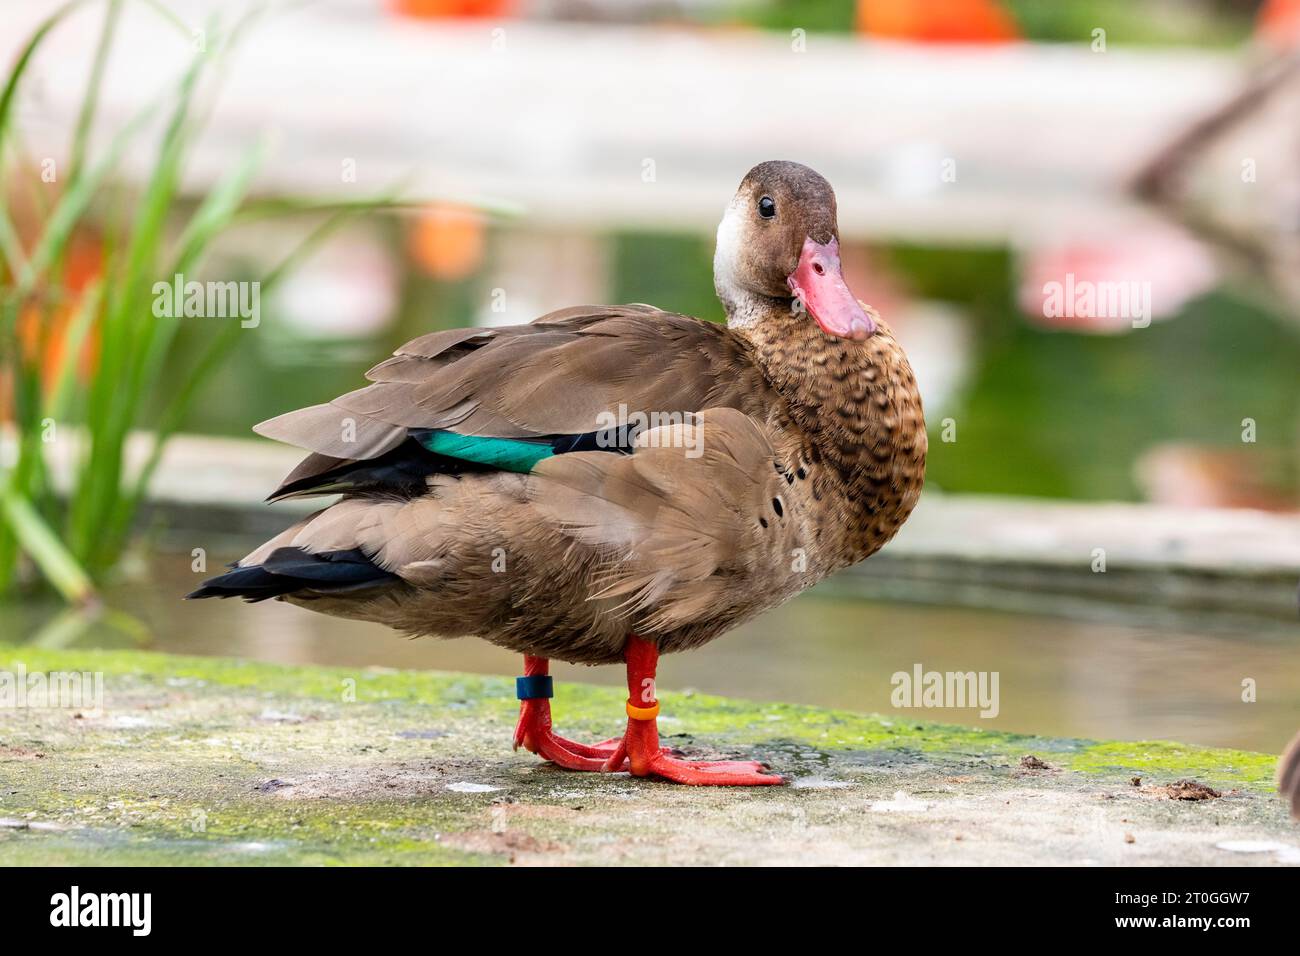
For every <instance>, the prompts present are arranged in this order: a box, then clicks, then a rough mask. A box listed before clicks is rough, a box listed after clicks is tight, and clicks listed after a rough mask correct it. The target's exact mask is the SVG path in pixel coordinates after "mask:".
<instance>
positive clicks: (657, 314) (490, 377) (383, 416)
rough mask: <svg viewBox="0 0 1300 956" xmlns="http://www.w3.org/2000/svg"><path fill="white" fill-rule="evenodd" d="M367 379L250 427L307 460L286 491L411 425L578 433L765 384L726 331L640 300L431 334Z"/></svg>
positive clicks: (729, 398)
mask: <svg viewBox="0 0 1300 956" xmlns="http://www.w3.org/2000/svg"><path fill="white" fill-rule="evenodd" d="M367 378H369V379H370V380H371V381H372V382H373V384H371V385H369V386H367V387H365V388H362V389H360V390H358V391H355V392H349V393H348V394H346V395H343V396H340V397H339V398H336V399H334V400H333V401H332V402H329V403H326V404H323V405H315V406H312V407H310V408H304V409H300V410H298V411H294V412H290V413H288V414H286V415H281V416H279V417H278V418H273V419H270V420H269V421H266V422H263V423H262V424H260V425H258V426H256V428H255V429H254V430H255V431H257V432H258V433H259V434H261V435H265V436H267V437H268V438H274V439H276V440H278V441H283V442H286V443H288V444H291V445H297V446H299V447H302V448H306V449H308V450H310V451H311V452H313V453H314V454H313V455H312V456H311V457H309V458H308V459H307V460H306V461H304V462H303V463H302V465H300V466H299V468H298V469H297V470H296V471H295V472H294V473H293V474H291V475H290V476H289V477H288V478H286V480H285V484H284V486H282V487H289V486H291V485H293V484H294V483H295V482H296V483H298V484H299V485H301V484H302V483H303V481H304V480H305V479H309V478H311V477H313V476H319V475H322V474H325V473H328V472H330V471H331V470H337V469H338V468H339V467H340V466H341V465H345V464H347V463H351V462H356V461H371V460H375V459H379V458H382V457H383V456H385V455H387V454H388V453H390V452H393V451H394V450H395V449H397V448H398V447H399V446H401V445H402V444H403V443H404V442H405V441H406V439H407V438H408V436H409V434H410V432H411V431H412V430H415V429H421V430H423V429H438V430H444V431H449V432H453V433H455V434H458V435H467V436H490V437H495V438H502V439H526V440H531V439H548V438H554V437H556V436H581V435H585V434H588V433H593V432H595V431H596V430H597V429H598V428H600V427H602V423H603V422H607V421H608V420H609V416H616V417H617V416H619V414H620V410H621V411H622V412H623V413H625V414H627V415H634V414H635V413H638V412H641V413H647V414H648V413H652V412H658V413H676V414H679V415H680V414H683V413H686V412H695V411H700V410H703V409H707V408H716V407H732V408H742V409H744V408H750V409H752V408H757V407H762V404H763V402H764V401H765V398H766V393H767V392H768V389H769V386H768V385H767V383H766V381H765V380H764V379H763V377H762V375H761V374H760V373H759V372H758V371H757V369H756V368H755V367H754V366H753V364H752V363H751V362H750V361H749V358H748V354H747V352H746V349H745V347H744V345H743V344H742V343H741V342H740V341H739V340H738V339H736V338H735V337H734V336H732V335H731V334H730V333H728V332H727V330H726V329H725V328H723V327H721V326H718V325H713V324H711V323H708V322H703V321H700V320H699V319H693V318H690V317H687V316H682V315H676V314H674V313H670V312H663V311H660V310H659V309H654V308H651V307H650V306H642V305H625V306H579V307H575V308H571V309H564V310H562V311H559V312H553V313H550V314H549V315H546V316H543V317H542V318H540V319H538V320H537V321H535V322H533V323H531V324H529V325H516V326H507V327H502V328H473V329H453V330H450V331H444V332H434V333H431V334H429V335H425V336H422V337H420V338H417V339H415V340H413V341H411V342H408V343H407V344H406V345H404V346H402V347H401V348H400V349H398V350H397V352H396V353H395V354H394V355H393V357H392V358H390V359H388V360H387V361H384V362H381V363H380V364H379V365H377V366H375V367H374V368H373V369H371V370H370V372H368V373H367Z"/></svg>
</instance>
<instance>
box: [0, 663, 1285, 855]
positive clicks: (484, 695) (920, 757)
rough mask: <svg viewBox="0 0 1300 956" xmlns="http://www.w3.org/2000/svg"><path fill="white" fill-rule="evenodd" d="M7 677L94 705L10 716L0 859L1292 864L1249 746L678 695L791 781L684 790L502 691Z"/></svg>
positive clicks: (480, 681)
mask: <svg viewBox="0 0 1300 956" xmlns="http://www.w3.org/2000/svg"><path fill="white" fill-rule="evenodd" d="M20 662H21V664H22V665H23V666H24V667H25V668H26V671H27V672H28V673H34V672H46V673H48V672H51V671H76V672H90V673H95V672H98V673H101V674H102V675H103V687H104V700H103V708H102V711H99V712H96V711H95V710H92V709H91V708H89V707H83V708H81V709H80V710H73V709H52V710H37V709H30V708H28V709H5V708H0V741H3V743H2V744H0V865H24V864H27V865H30V864H100V865H102V864H154V865H158V864H162V865H190V864H270V863H275V864H465V863H519V864H528V863H547V864H662V863H671V864H720V863H722V864H758V863H769V864H800V865H826V864H832V865H833V864H872V863H879V864H930V865H935V864H1103V865H1171V864H1196V865H1215V864H1233V865H1242V864H1246V865H1277V864H1287V863H1295V862H1298V861H1300V848H1298V844H1300V837H1298V835H1297V831H1296V829H1295V828H1294V827H1293V826H1292V825H1291V824H1290V823H1289V822H1288V821H1287V819H1286V815H1285V812H1284V807H1283V804H1282V801H1281V800H1279V799H1278V798H1277V796H1276V795H1275V794H1274V793H1273V792H1272V784H1271V780H1272V775H1273V773H1274V765H1275V761H1274V759H1273V758H1272V757H1271V756H1266V755H1262V754H1251V753H1244V752H1239V751H1229V750H1209V749H1204V748H1197V747H1187V746H1182V745H1179V744H1173V743H1166V742H1142V743H1120V742H1111V743H1098V742H1093V741H1084V740H1070V739H1055V738H1045V737H1027V736H1018V735H1013V734H1004V733H997V732H984V731H980V730H973V729H966V728H959V727H949V726H943V725H939V724H926V723H916V722H913V721H910V720H908V721H903V720H900V719H897V718H894V719H888V718H883V717H878V716H871V715H865V714H853V713H848V712H843V711H827V710H819V709H816V708H810V707H799V706H793V705H787V704H759V703H748V702H743V701H736V700H727V699H722V698H716V697H705V696H691V697H685V696H682V695H675V694H671V693H667V694H664V695H662V700H663V707H664V714H665V719H664V720H663V723H662V729H663V732H664V733H665V735H674V736H671V737H668V738H667V741H668V742H669V743H671V744H672V745H674V746H677V747H679V748H681V749H682V750H684V751H686V752H687V753H688V754H690V755H692V756H708V755H735V756H745V757H756V758H759V759H764V760H767V761H769V762H770V763H771V764H773V765H774V766H775V767H777V768H778V769H780V770H782V771H784V772H786V773H787V774H789V775H790V777H791V778H792V780H793V782H792V784H791V785H789V786H786V787H769V788H761V790H758V791H755V790H734V789H715V788H686V787H678V786H675V785H671V784H665V783H657V782H653V781H644V780H635V779H632V778H630V777H628V776H626V775H621V774H615V775H603V774H585V773H570V772H567V771H563V770H559V769H556V768H554V767H553V766H551V765H548V764H543V763H541V762H539V761H538V760H537V759H536V758H534V757H533V756H532V755H531V754H525V753H522V752H521V753H512V752H511V750H510V746H509V740H510V732H511V729H512V727H513V723H514V717H515V712H516V707H517V705H516V703H515V701H514V699H513V694H512V692H511V687H510V683H509V681H507V680H504V679H500V678H486V677H477V676H469V675H456V674H434V673H422V672H398V671H383V672H380V671H374V670H359V671H348V670H341V669H325V668H315V667H302V668H298V667H284V666H275V665H268V664H254V663H246V662H241V661H232V660H220V659H198V658H185V657H169V656H165V655H158V654H144V653H137V652H70V651H69V652H60V651H38V650H35V649H30V648H15V647H0V671H10V672H14V671H15V670H16V668H17V667H18V665H19V663H20ZM555 713H556V718H557V726H558V727H559V728H560V730H561V732H562V733H566V734H569V735H571V736H573V737H576V738H579V739H595V738H597V737H605V736H608V735H609V734H610V733H611V732H614V731H615V730H616V729H617V728H618V726H619V724H620V718H621V715H622V695H621V694H619V693H618V692H615V691H613V690H607V689H599V688H594V687H587V686H576V685H562V686H561V687H560V688H559V689H558V694H557V697H556V701H555ZM1027 758H1032V759H1027ZM1134 778H1138V781H1137V783H1136V784H1135V783H1134ZM1180 781H1189V782H1187V783H1180ZM1249 849H1254V850H1255V851H1256V852H1245V850H1249Z"/></svg>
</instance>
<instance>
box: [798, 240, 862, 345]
mask: <svg viewBox="0 0 1300 956" xmlns="http://www.w3.org/2000/svg"><path fill="white" fill-rule="evenodd" d="M785 281H786V282H787V283H789V285H790V291H791V292H793V293H794V294H795V295H796V296H798V297H799V301H800V302H802V303H803V306H804V308H805V309H807V310H808V314H809V315H811V316H812V317H813V319H814V320H816V322H817V324H818V326H820V327H821V330H822V331H823V332H825V333H826V334H827V335H834V336H835V337H836V338H841V339H853V340H855V341H858V342H861V341H862V340H863V339H865V338H867V337H868V336H869V335H871V334H872V333H873V332H875V331H876V323H875V322H872V321H871V316H869V315H867V313H866V310H865V309H863V308H862V306H861V305H859V304H858V300H857V298H855V297H854V295H853V293H852V292H851V291H849V287H848V286H847V285H845V283H844V276H843V275H841V274H840V243H839V240H838V239H832V240H831V241H830V242H826V243H822V242H813V240H812V239H811V238H808V239H805V240H804V244H803V251H802V252H801V253H800V254H799V266H798V268H796V269H795V270H794V272H792V273H790V275H789V276H787V277H786V280H785Z"/></svg>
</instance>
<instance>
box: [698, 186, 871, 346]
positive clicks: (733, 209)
mask: <svg viewBox="0 0 1300 956" xmlns="http://www.w3.org/2000/svg"><path fill="white" fill-rule="evenodd" d="M713 282H714V286H715V287H716V288H717V291H718V298H719V299H721V300H722V303H723V305H725V306H726V308H727V313H728V318H729V320H730V321H731V322H732V323H734V324H740V325H744V324H747V323H751V322H755V321H761V320H762V316H763V314H764V313H765V312H771V311H772V310H786V309H790V308H793V307H794V303H796V302H801V303H803V309H804V311H805V312H806V313H807V315H808V316H811V318H812V320H813V321H815V322H816V323H817V325H818V326H819V327H820V328H821V330H822V331H823V332H824V333H826V334H827V335H830V336H834V337H835V338H841V339H853V340H857V341H861V340H863V339H866V338H867V337H868V336H870V335H871V334H872V333H873V332H875V331H876V324H875V322H874V321H872V318H871V316H870V315H868V314H867V312H866V310H865V309H863V308H862V306H861V305H860V304H859V303H858V300H857V298H855V297H854V295H853V293H852V292H851V291H849V287H848V286H847V285H845V283H844V277H843V276H842V275H840V247H839V225H838V223H837V222H836V218H835V191H834V190H833V189H831V184H830V183H828V182H827V181H826V180H825V179H824V178H823V177H822V176H821V175H819V174H818V173H816V172H814V171H813V170H811V169H809V168H808V167H807V166H802V165H800V164H799V163H790V162H781V161H773V162H767V163H759V164H758V165H757V166H755V167H754V168H753V169H751V170H750V171H749V172H748V173H746V174H745V178H744V179H743V180H742V181H741V183H740V188H739V189H737V190H736V195H735V196H733V197H732V199H731V204H730V205H729V206H728V207H727V212H726V214H725V215H724V216H723V217H722V223H721V224H720V225H719V226H718V245H717V248H716V250H715V252H714V254H713Z"/></svg>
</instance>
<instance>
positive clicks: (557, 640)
mask: <svg viewBox="0 0 1300 956" xmlns="http://www.w3.org/2000/svg"><path fill="white" fill-rule="evenodd" d="M837 234H838V226H837V221H836V210H835V194H834V192H833V191H832V189H831V187H830V184H829V183H828V182H827V181H826V180H825V179H823V178H822V177H821V176H819V175H818V174H817V173H815V172H814V171H813V170H811V169H809V168H807V167H806V166H801V165H799V164H797V163H790V162H768V163H762V164H760V165H758V166H755V167H754V168H753V169H752V170H750V171H749V173H748V175H746V176H745V178H744V181H743V182H741V184H740V188H739V189H738V190H737V191H736V194H735V196H734V197H733V199H732V200H731V204H730V205H729V206H728V207H727V210H726V214H725V215H724V217H723V220H722V223H721V225H720V226H719V227H718V241H717V251H716V254H715V256H714V261H713V270H714V284H715V287H716V289H717V293H718V297H719V298H720V299H721V300H722V304H723V305H724V306H725V308H726V313H727V324H726V326H725V327H723V326H720V325H715V324H711V323H709V322H704V321H701V320H699V319H694V318H690V317H688V316H684V315H675V314H673V313H671V312H663V311H660V310H659V309H655V308H652V307H651V306H647V305H623V306H578V307H575V308H570V309H563V310H561V311H559V312H553V313H551V314H549V315H545V316H542V317H541V318H539V319H537V320H536V321H534V322H533V323H531V324H529V325H518V326H511V327H506V328H471V329H454V330H451V331H444V332H433V333H431V334H429V335H425V336H421V337H420V338H417V339H415V340H414V341H412V342H409V343H407V344H406V345H404V346H402V347H401V348H400V349H398V351H397V352H396V353H395V354H394V356H393V357H392V358H390V359H388V360H387V361H385V362H381V363H380V364H379V365H377V366H375V367H374V368H373V369H371V370H370V372H369V373H368V374H367V378H368V379H370V381H371V382H372V383H373V384H371V385H369V386H367V387H365V388H362V389H360V390H358V391H355V392H349V393H348V394H346V395H343V396H342V397H340V398H336V399H335V400H334V401H332V402H329V403H328V404H325V405H316V406H313V407H311V408H304V409H301V410H299V411H295V412H290V413H288V414H286V415H282V416H280V417H278V418H273V419H271V420H270V421H268V422H264V423H262V424H261V425H259V426H257V429H256V430H257V431H258V432H259V433H260V434H262V435H266V436H268V437H271V438H275V439H277V440H280V441H284V442H288V443H290V444H293V445H297V446H299V447H302V448H306V449H308V450H309V451H310V452H311V454H309V455H308V456H307V458H306V459H305V460H304V461H303V462H302V463H301V464H300V465H299V466H298V467H297V468H296V469H295V470H294V471H293V472H292V473H291V474H290V475H289V476H288V477H287V478H286V479H285V480H284V482H283V483H282V484H281V486H280V487H279V489H277V490H276V491H275V492H274V493H273V494H272V495H271V496H270V497H271V499H272V500H274V499H279V498H288V497H294V496H300V495H329V494H341V495H342V498H341V499H340V500H339V501H338V502H336V503H335V504H332V505H330V506H329V507H327V508H325V509H323V510H321V511H318V512H316V513H315V514H313V515H311V516H310V517H308V518H305V519H303V520H302V521H299V522H298V523H297V524H295V525H294V526H293V527H291V528H289V529H288V530H286V531H285V532H283V533H282V534H280V535H279V536H277V537H275V538H273V539H272V540H271V541H268V542H267V543H266V544H264V545H262V546H261V547H260V548H258V549H257V550H256V551H254V552H253V553H252V554H250V555H248V556H247V557H246V558H244V559H243V560H242V561H240V562H239V563H238V564H237V565H234V566H233V569H232V570H231V571H229V572H228V573H226V574H224V575H222V576H220V577H217V578H214V579H212V580H210V581H208V582H206V583H205V584H204V585H203V586H202V587H200V588H199V589H198V590H197V591H195V592H194V593H193V594H192V595H190V596H191V597H231V596H236V595H237V596H240V597H244V598H246V599H248V600H250V601H260V600H264V599H266V598H278V599H280V600H284V601H289V602H291V603H293V604H297V605H300V606H302V607H306V608H311V609H313V610H317V611H323V612H325V613H327V614H335V615H339V616H343V617H352V618H358V619H361V620H366V621H376V622H379V623H382V624H387V625H389V626H391V627H394V628H397V629H398V630H400V631H404V632H406V633H408V634H412V635H426V634H430V635H438V636H441V637H459V636H462V635H476V636H478V637H482V638H484V639H486V640H489V641H491V642H492V643H494V644H499V645H501V646H503V647H508V648H511V649H512V650H516V651H519V652H520V653H522V654H523V655H524V662H525V676H524V677H521V678H520V679H519V681H518V695H519V698H520V700H521V705H520V717H519V724H518V726H517V728H516V730H515V746H516V747H518V746H519V745H520V744H522V745H523V746H524V747H526V748H527V749H529V750H531V751H533V752H534V753H537V754H539V755H541V756H542V757H544V758H546V759H549V760H552V761H554V762H555V763H557V764H559V765H560V766H562V767H567V768H569V769H573V770H608V771H616V770H629V771H630V772H631V773H632V774H634V775H637V776H650V775H654V776H658V777H663V778H666V779H669V780H674V781H677V782H680V783H693V784H768V783H779V782H781V779H782V778H781V777H779V776H777V775H775V774H771V773H765V772H764V767H763V766H762V765H760V764H757V763H754V762H751V761H743V762H742V761H709V762H698V761H686V760H682V759H679V758H677V757H675V756H673V755H672V753H671V752H669V751H668V750H667V749H663V748H660V746H659V740H658V731H657V723H656V717H657V715H658V711H659V706H658V702H657V699H656V696H655V689H654V676H655V665H656V662H657V660H658V655H659V654H661V653H668V652H671V651H680V650H685V649H687V648H691V647H697V646H699V645H700V644H703V643H705V642H706V641H711V640H713V639H714V638H715V637H718V636H719V635H721V634H723V633H724V632H726V631H728V630H730V629H731V628H733V627H735V626H736V625H737V624H739V623H741V622H742V621H745V620H748V619H749V618H752V617H754V616H755V615H756V614H758V613H760V612H762V611H764V610H767V609H768V608H772V607H775V606H776V605H778V604H781V603H782V602H784V601H786V600H788V599H789V598H791V597H793V596H794V595H795V594H797V593H799V592H800V591H802V590H804V589H805V588H807V587H810V586H811V585H813V584H815V583H816V582H818V581H820V580H821V579H822V578H824V577H826V576H827V575H828V574H830V573H832V572H833V571H836V570H838V569H840V568H843V567H846V566H848V565H850V564H854V563H855V562H858V561H861V560H862V559H863V558H866V557H867V556H869V555H871V554H873V553H874V552H875V551H877V550H879V549H880V547H881V546H882V545H884V544H885V543H886V542H887V541H889V539H890V538H891V537H893V535H894V533H895V532H896V531H897V530H898V528H899V526H900V525H901V524H902V523H903V522H904V521H905V520H906V519H907V516H908V515H909V514H910V513H911V511H912V508H913V506H915V504H916V501H917V497H918V496H919V495H920V492H921V484H922V481H923V478H924V472H925V455H926V433H925V422H924V418H923V416H922V411H921V401H920V397H919V395H918V393H917V388H916V381H915V379H914V377H913V375H912V369H911V368H910V366H909V365H908V362H907V357H906V356H905V355H904V354H903V350H902V348H901V347H900V346H899V344H898V342H897V341H896V340H895V338H894V335H893V333H892V332H891V331H890V329H889V326H887V325H886V324H885V323H884V322H883V321H881V319H880V318H879V316H877V315H876V314H875V312H874V311H873V310H871V309H870V308H866V307H864V306H862V305H861V304H860V303H859V302H858V301H857V300H856V299H855V298H854V296H853V294H852V293H851V292H850V291H849V289H848V287H847V286H846V285H845V283H844V279H843V278H842V276H841V274H840V261H839V249H838V240H837ZM553 657H554V658H559V659H560V660H565V661H572V662H578V663H584V664H607V663H613V662H616V661H624V662H625V663H626V665H627V676H628V691H629V694H630V697H629V700H628V704H627V713H628V723H627V730H626V732H625V734H624V735H623V736H622V737H620V738H615V739H613V740H609V741H606V742H604V743H602V744H596V745H594V746H588V745H584V744H578V743H575V742H573V741H569V740H566V739H564V738H562V737H559V736H557V735H556V734H555V733H554V732H553V731H552V729H551V715H550V700H549V698H550V697H551V679H550V677H549V676H547V666H548V660H549V659H550V658H553Z"/></svg>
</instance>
